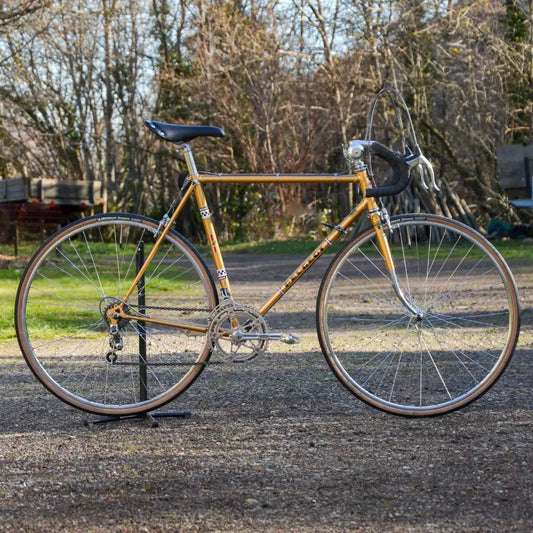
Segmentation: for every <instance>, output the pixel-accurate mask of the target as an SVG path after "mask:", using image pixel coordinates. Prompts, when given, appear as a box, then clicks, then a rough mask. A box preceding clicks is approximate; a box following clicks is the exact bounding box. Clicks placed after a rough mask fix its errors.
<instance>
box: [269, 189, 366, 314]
mask: <svg viewBox="0 0 533 533" xmlns="http://www.w3.org/2000/svg"><path fill="white" fill-rule="evenodd" d="M371 200H373V199H371ZM368 207H369V200H368V199H367V198H364V199H363V200H361V202H360V203H359V204H357V206H356V207H355V208H354V209H353V210H352V211H351V212H350V214H349V215H347V216H346V218H344V219H343V220H342V222H341V223H340V224H339V225H338V226H337V227H336V228H335V229H333V231H332V232H331V233H330V234H329V235H328V236H327V237H326V238H325V239H324V240H323V241H322V242H321V243H320V244H319V245H318V246H317V247H316V248H315V250H314V251H313V252H312V253H311V254H310V255H309V256H308V257H307V259H306V260H305V261H304V262H303V263H301V264H300V266H299V267H298V268H297V269H296V270H295V271H294V272H293V273H292V274H291V275H290V276H289V277H288V278H287V279H286V280H285V283H283V285H282V286H281V287H279V288H278V290H277V291H276V292H275V293H274V294H273V295H272V297H271V298H270V299H269V300H268V302H266V303H265V305H263V307H261V309H259V313H261V314H262V315H265V314H266V313H268V311H270V309H272V307H274V305H275V304H276V303H277V302H278V301H279V300H280V299H281V298H282V297H283V296H285V294H286V293H287V291H288V290H289V289H290V288H291V287H292V286H293V285H294V284H295V283H296V282H297V281H298V280H299V279H300V278H301V277H302V276H303V275H304V274H305V273H306V272H307V271H308V270H309V268H311V266H312V265H313V263H314V262H315V261H316V260H317V259H318V258H319V257H320V256H321V255H322V254H323V253H324V252H325V251H326V250H327V249H328V248H329V247H330V246H331V245H332V244H333V243H334V242H335V241H336V240H337V239H338V238H339V237H340V236H341V235H342V234H343V233H344V232H345V231H346V229H347V228H348V227H349V226H350V225H351V224H353V222H354V221H355V220H357V219H358V218H359V217H360V216H361V214H362V213H363V212H365V211H367V210H368Z"/></svg>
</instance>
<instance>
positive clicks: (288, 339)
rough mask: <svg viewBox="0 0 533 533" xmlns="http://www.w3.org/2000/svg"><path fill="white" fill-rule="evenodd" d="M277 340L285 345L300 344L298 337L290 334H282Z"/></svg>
mask: <svg viewBox="0 0 533 533" xmlns="http://www.w3.org/2000/svg"><path fill="white" fill-rule="evenodd" d="M279 340H280V341H281V342H284V343H285V344H300V337H298V335H293V334H292V333H283V334H282V335H281V337H280V339H279Z"/></svg>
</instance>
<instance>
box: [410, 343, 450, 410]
mask: <svg viewBox="0 0 533 533" xmlns="http://www.w3.org/2000/svg"><path fill="white" fill-rule="evenodd" d="M418 340H419V342H420V348H421V353H422V352H424V351H425V352H426V353H427V355H428V357H429V359H430V361H431V364H432V365H433V367H434V368H435V371H436V372H437V375H438V376H439V379H440V382H441V383H442V385H443V387H444V389H445V390H446V393H447V394H448V397H449V398H450V400H453V397H452V395H451V394H450V391H449V390H448V387H447V385H446V382H445V381H444V378H443V377H442V374H441V373H440V370H439V367H438V366H437V363H436V362H435V359H434V358H433V355H432V354H431V352H430V350H429V348H428V345H427V344H426V340H425V339H424V337H423V336H422V335H420V334H419V336H418ZM421 364H422V363H421ZM420 373H421V374H422V367H420ZM420 398H422V376H421V383H420Z"/></svg>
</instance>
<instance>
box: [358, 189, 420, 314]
mask: <svg viewBox="0 0 533 533" xmlns="http://www.w3.org/2000/svg"><path fill="white" fill-rule="evenodd" d="M367 201H368V202H369V206H368V208H369V209H368V215H369V218H370V222H371V224H372V227H373V228H374V231H375V233H376V238H377V241H378V247H379V250H380V251H381V254H382V256H383V259H384V261H385V266H386V267H387V270H388V271H389V274H390V277H391V282H392V286H393V288H394V292H395V293H396V296H397V297H398V299H399V300H400V302H402V304H403V305H404V307H406V308H407V310H408V311H409V312H410V313H411V314H412V315H413V316H416V318H417V320H419V321H420V320H422V319H423V318H424V313H423V311H422V310H421V309H420V307H418V306H417V305H416V304H415V303H414V302H411V301H410V300H409V299H408V297H407V296H406V295H405V292H404V290H403V289H402V287H401V285H400V280H399V279H398V276H397V274H396V267H395V266H394V260H393V258H392V253H391V249H390V246H389V240H388V238H387V233H386V230H385V229H384V228H383V218H387V220H388V215H387V213H386V211H385V210H384V209H383V213H382V210H381V209H380V208H379V207H378V206H377V203H376V201H375V200H374V199H373V198H367ZM387 226H388V229H390V232H391V235H392V228H391V227H390V224H387Z"/></svg>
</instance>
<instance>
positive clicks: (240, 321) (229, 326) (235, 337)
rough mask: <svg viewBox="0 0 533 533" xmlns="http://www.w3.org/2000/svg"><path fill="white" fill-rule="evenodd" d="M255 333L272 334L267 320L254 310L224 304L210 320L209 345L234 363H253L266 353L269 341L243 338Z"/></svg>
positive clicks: (229, 303) (214, 311)
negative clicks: (254, 359) (269, 332)
mask: <svg viewBox="0 0 533 533" xmlns="http://www.w3.org/2000/svg"><path fill="white" fill-rule="evenodd" d="M253 333H256V334H265V335H266V334H267V333H268V327H267V324H266V322H265V319H264V318H263V316H262V315H261V314H260V313H259V312H258V311H257V310H255V309H254V308H253V307H248V306H245V305H240V304H236V303H234V302H227V303H222V304H220V305H218V306H217V307H215V309H213V311H212V312H211V315H210V316H209V327H208V330H207V334H208V338H209V342H210V343H211V346H212V347H213V349H215V350H216V351H217V353H218V354H220V355H222V356H223V357H224V358H225V359H227V360H229V361H231V362H234V363H241V362H245V361H249V360H250V359H253V358H254V357H257V356H258V355H259V354H263V353H264V352H265V351H266V347H267V343H268V341H267V340H266V339H246V338H243V335H244V334H253Z"/></svg>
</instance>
